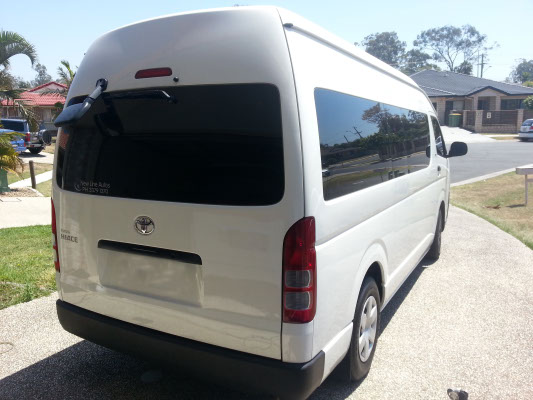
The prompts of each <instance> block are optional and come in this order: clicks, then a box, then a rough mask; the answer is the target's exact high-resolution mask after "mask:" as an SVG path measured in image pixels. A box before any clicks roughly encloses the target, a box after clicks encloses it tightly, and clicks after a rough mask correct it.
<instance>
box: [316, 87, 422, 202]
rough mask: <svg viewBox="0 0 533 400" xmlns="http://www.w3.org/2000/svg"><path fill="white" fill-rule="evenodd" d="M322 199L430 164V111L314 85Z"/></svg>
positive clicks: (341, 194)
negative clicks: (427, 113)
mask: <svg viewBox="0 0 533 400" xmlns="http://www.w3.org/2000/svg"><path fill="white" fill-rule="evenodd" d="M315 106H316V113H317V121H318V132H319V136H320V155H321V159H322V184H323V192H324V199H325V200H331V199H334V198H336V197H340V196H343V195H346V194H349V193H352V192H356V191H358V190H361V189H365V188H368V187H371V186H374V185H377V184H380V183H383V182H386V181H388V180H390V179H394V178H397V177H399V176H402V175H406V174H409V173H413V172H416V171H419V170H421V169H423V168H426V167H427V166H428V165H429V161H430V160H429V158H428V157H427V156H426V148H427V146H429V143H430V141H429V134H430V131H429V122H428V117H427V115H426V114H424V113H421V112H417V111H412V110H408V109H405V108H400V107H396V106H392V105H388V104H384V103H379V102H376V101H373V100H368V99H363V98H360V97H356V96H351V95H347V94H344V93H339V92H335V91H332V90H327V89H321V88H317V89H315Z"/></svg>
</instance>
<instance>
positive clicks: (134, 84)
mask: <svg viewBox="0 0 533 400" xmlns="http://www.w3.org/2000/svg"><path fill="white" fill-rule="evenodd" d="M95 84H96V87H95ZM67 105H68V107H67V108H65V110H64V111H63V113H62V114H61V115H60V116H59V117H58V118H57V120H56V124H57V125H58V126H60V127H61V128H60V130H59V137H58V139H57V143H58V145H57V152H56V157H55V160H56V161H55V165H54V182H53V208H52V210H53V211H52V212H53V235H54V240H55V244H54V249H55V253H56V262H55V265H56V270H57V275H56V276H57V283H58V290H59V298H60V299H59V300H58V302H57V312H58V316H59V320H60V322H61V324H62V325H63V327H64V328H65V329H66V330H67V331H69V332H72V333H74V334H76V335H78V336H81V337H83V338H85V339H88V340H90V341H93V342H95V343H98V344H101V345H104V346H107V347H110V348H114V349H117V350H120V351H124V352H129V353H132V354H135V355H140V356H144V357H149V358H152V359H157V360H160V359H163V360H167V361H170V362H173V363H175V364H178V365H179V366H181V367H182V368H184V369H187V370H188V371H189V372H190V373H195V374H198V375H200V376H205V377H206V378H211V379H215V380H217V381H219V382H223V383H228V382H232V383H234V384H238V385H240V386H241V387H243V388H250V387H251V388H254V389H256V390H260V391H264V392H269V393H273V394H276V395H279V396H281V397H283V398H305V397H307V396H309V395H310V394H311V393H312V392H313V390H314V389H315V388H316V387H318V386H319V385H320V383H321V382H322V381H323V380H324V379H326V377H327V376H328V375H329V374H330V373H331V371H332V370H333V369H334V368H335V367H337V365H339V364H342V365H341V366H340V368H343V369H344V371H345V374H346V376H347V377H349V378H351V379H352V380H359V379H362V378H363V377H364V376H365V375H366V374H367V373H368V370H369V368H370V364H371V363H372V358H373V355H374V352H375V349H376V344H377V340H378V332H379V322H380V313H381V311H382V310H383V308H384V307H385V306H386V305H387V303H388V302H389V301H390V299H391V297H392V296H393V295H394V293H395V292H396V291H397V290H398V289H399V287H400V286H401V285H402V283H403V282H404V281H405V280H406V278H407V277H408V276H409V274H410V273H411V271H413V269H414V268H415V267H416V266H417V265H418V263H419V262H420V261H421V260H422V258H423V257H424V256H426V255H428V256H429V257H431V258H438V257H439V253H440V246H441V232H442V230H443V228H444V225H445V222H446V217H447V210H448V198H449V162H448V159H447V158H448V157H452V156H454V155H462V154H465V153H466V145H465V144H464V143H457V142H456V143H454V144H453V145H452V146H451V149H450V151H449V153H446V146H445V145H444V141H443V139H442V134H441V131H440V128H439V124H438V122H437V119H436V115H435V111H434V109H433V107H432V105H431V102H430V101H429V100H428V98H427V97H426V95H425V94H424V92H423V91H422V90H421V89H420V88H419V87H418V86H417V85H416V84H415V83H414V82H413V81H412V80H411V79H410V78H408V77H406V76H405V75H403V74H401V73H400V72H398V71H397V70H395V69H393V68H391V67H389V66H388V65H386V64H384V63H383V62H381V61H379V60H377V59H375V58H374V57H372V56H370V55H368V54H366V53H365V52H363V51H361V50H359V49H357V48H355V47H354V46H353V45H351V44H350V43H347V42H345V41H343V40H341V39H339V38H337V37H335V36H334V35H332V34H331V33H328V32H327V31H325V30H323V29H321V28H320V27H318V26H316V25H314V24H312V23H310V22H308V21H306V20H304V19H302V18H301V17H299V16H297V15H295V14H293V13H290V12H288V11H286V10H282V9H277V8H273V7H238V8H230V9H219V10H208V11H202V12H193V13H184V14H177V15H170V16H165V17H161V18H156V19H152V20H147V21H143V22H139V23H136V24H132V25H129V26H126V27H123V28H120V29H117V30H115V31H112V32H109V33H107V34H105V35H103V36H102V37H100V38H99V39H97V40H96V42H95V43H94V44H93V45H92V46H91V47H90V48H89V50H88V51H87V53H86V55H85V57H84V59H83V62H82V63H81V65H80V67H79V69H78V72H77V73H76V77H75V79H74V82H73V83H72V86H71V88H70V91H69V94H68V98H67ZM437 144H438V147H437ZM324 171H327V173H324Z"/></svg>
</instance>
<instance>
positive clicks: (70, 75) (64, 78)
mask: <svg viewBox="0 0 533 400" xmlns="http://www.w3.org/2000/svg"><path fill="white" fill-rule="evenodd" d="M61 65H62V66H63V67H65V69H63V67H61V66H59V67H57V74H58V75H59V83H62V84H63V85H66V86H67V90H66V91H67V92H68V90H69V88H70V85H71V84H72V81H73V80H74V76H75V75H76V71H73V70H72V68H71V67H70V63H69V62H68V61H67V60H61Z"/></svg>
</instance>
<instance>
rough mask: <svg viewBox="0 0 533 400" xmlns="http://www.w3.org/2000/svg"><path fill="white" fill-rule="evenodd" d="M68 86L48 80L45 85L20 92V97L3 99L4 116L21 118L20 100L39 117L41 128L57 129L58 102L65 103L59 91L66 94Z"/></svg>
mask: <svg viewBox="0 0 533 400" xmlns="http://www.w3.org/2000/svg"><path fill="white" fill-rule="evenodd" d="M66 90H67V87H66V86H65V85H63V84H61V83H57V82H48V83H45V84H44V85H40V86H37V87H34V88H33V89H30V90H27V91H25V92H22V93H20V97H19V98H18V99H16V100H15V106H14V105H13V101H8V100H3V101H2V102H1V103H0V104H1V116H2V118H20V117H21V115H20V112H19V110H18V109H17V107H16V104H17V103H18V102H23V103H24V105H25V106H26V107H27V108H29V109H30V110H31V111H32V112H33V113H34V114H35V115H36V117H37V120H38V121H39V123H40V127H41V129H51V130H55V129H56V128H55V127H54V124H53V122H52V121H53V119H54V114H55V110H56V108H57V107H56V104H57V103H61V104H62V105H63V104H65V96H64V95H60V94H59V93H64V94H66Z"/></svg>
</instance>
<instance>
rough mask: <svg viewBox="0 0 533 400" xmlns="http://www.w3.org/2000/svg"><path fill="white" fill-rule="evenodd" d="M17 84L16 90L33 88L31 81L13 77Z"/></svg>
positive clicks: (15, 84) (15, 85)
mask: <svg viewBox="0 0 533 400" xmlns="http://www.w3.org/2000/svg"><path fill="white" fill-rule="evenodd" d="M13 79H14V81H15V83H14V86H13V87H14V88H15V89H30V88H31V82H30V81H25V80H24V78H22V77H21V76H15V77H13Z"/></svg>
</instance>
